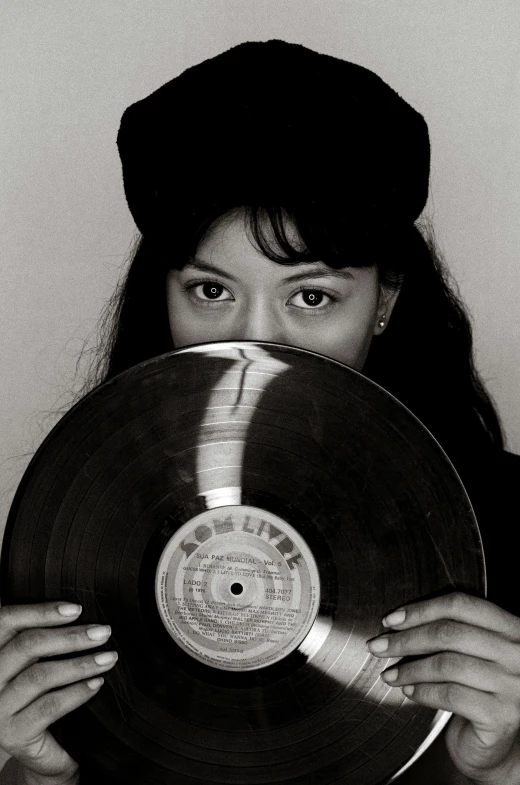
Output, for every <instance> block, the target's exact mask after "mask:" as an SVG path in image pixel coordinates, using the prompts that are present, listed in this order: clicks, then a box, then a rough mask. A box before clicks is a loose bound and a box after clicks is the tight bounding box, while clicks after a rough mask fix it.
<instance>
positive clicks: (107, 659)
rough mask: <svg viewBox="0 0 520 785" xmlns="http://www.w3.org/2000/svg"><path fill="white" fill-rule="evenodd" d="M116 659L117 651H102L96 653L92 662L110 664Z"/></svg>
mask: <svg viewBox="0 0 520 785" xmlns="http://www.w3.org/2000/svg"><path fill="white" fill-rule="evenodd" d="M116 660H117V652H115V651H102V652H100V653H99V654H96V656H95V657H94V662H95V663H96V665H110V664H111V663H112V662H115V661H116Z"/></svg>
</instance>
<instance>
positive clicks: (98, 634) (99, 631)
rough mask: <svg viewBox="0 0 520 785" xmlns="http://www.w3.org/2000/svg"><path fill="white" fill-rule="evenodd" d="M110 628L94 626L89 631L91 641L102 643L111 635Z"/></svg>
mask: <svg viewBox="0 0 520 785" xmlns="http://www.w3.org/2000/svg"><path fill="white" fill-rule="evenodd" d="M110 632H111V630H110V627H108V626H104V627H103V626H101V625H98V624H93V625H92V627H89V628H88V629H87V635H88V637H89V638H90V640H91V641H102V640H104V639H105V638H108V636H109V635H110Z"/></svg>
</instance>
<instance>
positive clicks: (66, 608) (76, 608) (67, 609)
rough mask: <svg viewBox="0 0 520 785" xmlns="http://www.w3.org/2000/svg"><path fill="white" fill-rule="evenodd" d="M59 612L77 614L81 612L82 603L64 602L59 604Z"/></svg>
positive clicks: (63, 614)
mask: <svg viewBox="0 0 520 785" xmlns="http://www.w3.org/2000/svg"><path fill="white" fill-rule="evenodd" d="M58 613H60V614H61V615H62V616H77V615H78V613H81V605H74V604H73V603H72V602H64V603H63V604H62V605H58Z"/></svg>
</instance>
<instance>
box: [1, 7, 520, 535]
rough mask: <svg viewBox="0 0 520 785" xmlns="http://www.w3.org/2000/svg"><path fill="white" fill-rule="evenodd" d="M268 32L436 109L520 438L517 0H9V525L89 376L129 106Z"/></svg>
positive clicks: (484, 320) (4, 15) (117, 218)
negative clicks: (357, 68) (79, 368)
mask: <svg viewBox="0 0 520 785" xmlns="http://www.w3.org/2000/svg"><path fill="white" fill-rule="evenodd" d="M272 37H280V38H284V39H286V40H288V41H294V42H298V43H303V44H305V45H307V46H310V47H312V48H315V49H318V50H320V51H322V52H326V53H329V54H332V55H336V56H339V57H342V58H345V59H349V60H353V61H354V62H357V63H360V64H362V65H365V66H367V67H369V68H371V69H373V70H375V71H376V72H377V73H379V74H380V75H381V76H382V77H383V78H384V79H385V80H386V81H388V82H389V83H390V84H391V85H392V86H393V87H394V88H395V89H397V90H398V92H400V93H401V95H402V96H403V97H404V98H405V99H406V100H408V101H409V102H410V103H411V104H412V105H413V106H415V107H416V108H417V109H418V110H419V111H421V112H422V113H423V114H424V115H425V117H426V119H427V121H428V124H429V128H430V134H431V140H432V147H433V162H432V183H431V196H430V200H429V204H428V207H427V214H428V215H429V216H430V217H432V219H433V221H434V225H435V227H436V231H437V237H438V240H439V243H440V246H441V249H442V250H443V252H444V254H445V256H446V259H447V261H448V263H449V266H450V268H451V270H452V271H453V273H454V275H455V277H456V280H457V281H458V283H459V285H460V288H461V291H462V293H463V296H464V298H465V300H466V302H467V303H468V305H469V308H470V310H471V313H472V315H473V319H474V326H475V337H476V346H477V358H478V367H479V368H480V370H481V372H482V374H483V376H484V378H485V380H486V381H487V382H488V386H489V389H490V390H491V392H492V394H493V395H494V396H495V399H496V401H497V403H498V406H499V409H500V412H501V414H502V417H503V420H504V424H505V427H506V431H507V434H508V438H509V445H510V448H511V449H513V450H516V451H520V417H519V414H520V411H519V410H520V401H519V396H518V389H519V382H520V363H519V359H520V346H519V344H520V341H519V338H520V309H519V307H518V292H519V291H520V269H519V264H518V258H519V250H518V249H519V248H520V222H519V208H520V149H519V148H520V134H519V108H520V51H519V50H520V43H519V42H520V4H519V3H518V0H511V2H507V1H506V0H456V1H454V0H438V1H437V2H435V0H372V1H370V0H351V1H350V2H348V0H320V2H310V1H306V0H254V1H253V0H104V1H103V2H100V1H99V0H82V2H71V1H70V0H46V2H45V3H42V2H40V0H34V2H33V1H31V0H25V1H24V0H3V1H2V4H1V9H0V74H1V76H0V85H1V104H2V106H1V112H0V124H1V133H0V155H1V161H2V176H1V179H0V189H1V196H0V208H1V215H0V227H1V235H2V239H1V250H2V285H1V287H0V313H1V325H0V329H1V335H2V340H1V357H0V369H1V374H0V403H1V406H0V433H1V437H0V438H1V453H0V473H1V483H0V531H1V528H2V525H3V521H4V520H5V517H6V514H7V510H8V506H9V503H10V500H11V498H12V494H13V492H14V489H15V487H16V485H17V483H18V481H19V479H20V476H21V473H22V471H23V468H24V466H25V464H26V463H27V460H28V457H29V455H30V453H31V452H32V451H33V450H34V449H35V448H36V446H37V445H38V444H39V443H40V441H41V440H42V438H43V436H44V435H45V433H46V432H47V431H48V429H49V428H50V427H51V425H52V424H53V423H54V422H55V421H56V414H55V413H56V412H57V411H58V410H59V409H60V407H64V408H66V406H67V404H68V402H70V400H71V391H72V389H73V387H74V386H76V387H77V386H78V384H79V383H80V381H81V372H80V375H79V376H75V370H76V362H77V358H78V354H79V352H80V350H81V348H82V346H83V344H84V342H85V341H87V343H89V345H92V343H93V341H94V338H93V336H94V335H95V326H96V321H97V318H98V316H99V313H100V311H101V308H102V306H103V303H104V302H105V300H106V299H107V297H108V296H109V294H110V293H111V291H112V290H113V287H114V285H115V283H116V281H117V279H118V277H119V275H120V274H121V271H122V270H123V269H124V262H125V259H126V257H127V253H128V250H129V248H130V245H131V242H132V239H133V237H134V232H135V229H134V226H133V223H132V220H131V217H130V214H129V212H128V210H127V207H126V203H125V199H124V195H123V189H122V182H121V174H120V166H119V160H118V156H117V150H116V144H115V139H116V133H117V129H118V125H119V120H120V117H121V114H122V112H123V110H124V108H125V107H126V106H127V105H128V104H130V103H132V102H133V101H136V100H137V99H139V98H141V97H143V96H145V95H147V94H148V93H149V92H151V91H152V90H154V89H155V88H157V87H158V86H159V85H161V84H162V83H164V82H166V81H168V80H169V79H171V78H172V77H173V76H175V75H176V74H178V73H179V72H180V71H181V70H183V69H184V68H186V67H187V66H189V65H191V64H193V63H196V62H198V61H200V60H202V59H205V58H207V57H209V56H211V55H214V54H217V53H218V52H220V51H222V50H224V49H226V48H228V47H230V46H232V45H234V44H236V43H239V42H241V41H244V40H263V39H268V38H272ZM286 89H287V94H288V98H289V96H290V85H287V87H286ZM275 121H276V118H273V122H275ZM208 134H211V124H210V123H209V125H208ZM423 319H424V321H426V320H427V319H428V313H427V312H425V313H424V315H423ZM420 329H421V324H417V330H420Z"/></svg>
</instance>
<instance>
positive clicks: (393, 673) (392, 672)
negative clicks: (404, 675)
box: [381, 668, 399, 682]
mask: <svg viewBox="0 0 520 785" xmlns="http://www.w3.org/2000/svg"><path fill="white" fill-rule="evenodd" d="M398 673H399V669H398V668H389V669H388V670H387V671H383V673H382V674H381V678H382V679H383V681H386V682H390V681H395V680H396V679H397V674H398Z"/></svg>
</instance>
